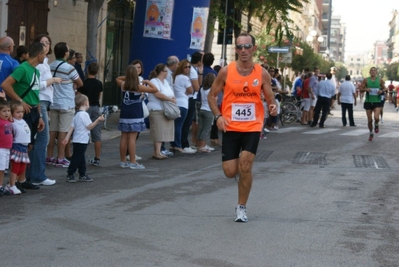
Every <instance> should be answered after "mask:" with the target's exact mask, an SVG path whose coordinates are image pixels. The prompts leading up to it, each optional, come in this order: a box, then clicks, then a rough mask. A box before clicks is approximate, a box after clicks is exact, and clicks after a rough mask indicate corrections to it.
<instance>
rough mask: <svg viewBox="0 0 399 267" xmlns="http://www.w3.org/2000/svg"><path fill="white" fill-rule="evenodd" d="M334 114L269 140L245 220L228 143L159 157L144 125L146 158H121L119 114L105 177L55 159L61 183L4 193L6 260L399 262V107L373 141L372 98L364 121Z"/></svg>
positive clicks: (104, 161)
mask: <svg viewBox="0 0 399 267" xmlns="http://www.w3.org/2000/svg"><path fill="white" fill-rule="evenodd" d="M333 114H334V116H331V117H329V118H328V120H327V121H326V123H325V126H326V128H324V129H320V128H318V127H316V128H310V127H308V126H302V125H299V124H298V123H292V124H289V125H285V126H283V127H281V128H280V129H279V130H278V131H277V132H272V133H269V134H268V135H267V140H260V143H259V148H258V154H257V157H256V162H255V163H254V167H253V172H254V183H253V188H252V192H251V195H250V198H249V202H248V204H247V209H248V218H249V222H248V223H235V222H234V217H235V214H234V208H235V205H236V203H237V185H236V182H235V180H234V179H230V180H229V179H227V178H225V177H224V175H223V172H222V169H221V155H220V151H221V150H220V147H217V148H216V151H214V152H212V153H209V154H206V153H201V154H198V153H197V154H195V155H185V154H178V155H175V156H173V157H171V158H169V159H167V160H155V159H151V155H152V150H153V146H152V144H151V142H150V141H149V140H148V132H144V133H142V134H141V135H140V138H139V139H138V145H137V154H138V155H140V156H141V157H143V160H141V161H140V163H142V164H144V166H145V167H146V169H145V170H130V169H121V168H119V139H118V138H115V137H117V136H118V132H117V131H116V127H117V126H116V122H117V119H118V116H119V114H113V115H112V116H113V117H111V119H110V122H109V127H110V130H108V131H107V130H104V132H103V137H104V139H108V140H106V141H104V144H103V154H102V158H101V165H100V166H99V167H94V166H88V175H89V176H90V177H92V178H93V179H94V182H92V183H75V184H68V183H66V182H65V178H66V169H63V168H56V167H49V168H48V171H47V174H48V175H49V177H51V178H53V179H56V180H57V184H56V185H54V186H51V187H41V188H40V190H30V191H28V193H26V194H24V195H20V196H4V197H2V198H0V225H1V227H0V235H1V237H2V241H1V243H0V251H1V259H0V260H1V264H0V265H1V266H2V267H7V266H32V267H34V266H38V267H39V266H40V267H46V266H52V267H54V266H74V267H76V266H139V267H141V266H143V267H144V266H173V267H180V266H181V267H186V266H212V267H228V266H229V267H230V266H260V267H263V266H268V267H269V266H270V267H280V266H281V267H286V266H293V267H297V266H298V267H299V266H301V267H311V266H315V267H327V266H328V267H329V266H361V267H368V266H370V267H371V266H390V267H392V266H399V253H398V252H399V242H398V239H399V179H398V176H399V174H398V170H399V166H398V162H399V159H398V156H397V155H398V151H399V149H398V148H399V147H398V141H399V139H398V138H399V131H398V130H399V125H398V119H399V114H398V113H396V111H395V110H394V107H393V105H392V104H390V103H386V105H385V113H384V123H383V124H381V126H380V133H379V134H376V135H375V138H374V140H373V141H372V142H369V141H368V130H367V121H366V116H365V112H364V110H363V105H362V104H360V105H358V106H357V107H356V108H355V123H356V125H357V127H342V126H341V125H342V123H341V119H340V116H341V111H340V106H338V105H337V106H336V108H335V109H334V110H333ZM111 120H112V121H113V122H112V121H111ZM92 155H93V146H92V145H90V146H89V147H88V150H87V153H86V156H87V157H88V158H90V157H92ZM5 181H8V176H6V177H5Z"/></svg>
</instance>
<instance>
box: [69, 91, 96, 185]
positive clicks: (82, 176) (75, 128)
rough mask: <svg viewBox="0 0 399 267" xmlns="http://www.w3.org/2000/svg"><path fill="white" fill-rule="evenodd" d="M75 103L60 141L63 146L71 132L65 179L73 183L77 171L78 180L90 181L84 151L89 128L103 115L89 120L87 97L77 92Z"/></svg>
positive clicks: (94, 125)
mask: <svg viewBox="0 0 399 267" xmlns="http://www.w3.org/2000/svg"><path fill="white" fill-rule="evenodd" d="M75 104H76V108H77V109H78V111H77V112H76V114H75V116H74V117H73V121H72V125H71V127H70V128H69V131H68V133H67V135H66V137H65V139H64V140H63V141H62V144H63V145H64V146H65V145H66V144H68V141H69V138H70V137H71V135H72V132H74V134H73V138H72V143H73V154H72V159H71V163H70V164H69V167H68V175H67V179H66V181H67V182H68V183H75V182H76V180H75V172H76V170H78V171H79V181H80V182H92V181H93V179H91V178H90V177H89V176H87V175H86V156H85V152H86V149H87V145H88V143H89V139H90V130H91V129H93V128H94V127H96V125H97V124H98V123H99V122H101V121H104V116H102V115H100V116H99V117H98V118H97V119H96V120H95V121H94V122H92V121H91V120H90V116H89V114H88V113H87V112H86V111H87V110H88V109H89V107H90V106H89V99H88V98H87V96H85V95H82V94H78V95H77V96H76V97H75Z"/></svg>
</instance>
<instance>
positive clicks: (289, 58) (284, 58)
mask: <svg viewBox="0 0 399 267" xmlns="http://www.w3.org/2000/svg"><path fill="white" fill-rule="evenodd" d="M280 62H281V63H286V64H287V63H288V64H291V63H292V52H289V53H287V54H284V55H282V56H281V60H280Z"/></svg>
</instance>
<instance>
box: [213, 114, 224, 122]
mask: <svg viewBox="0 0 399 267" xmlns="http://www.w3.org/2000/svg"><path fill="white" fill-rule="evenodd" d="M220 117H222V114H219V115H216V116H215V117H214V119H215V122H216V121H218V119H219V118H220Z"/></svg>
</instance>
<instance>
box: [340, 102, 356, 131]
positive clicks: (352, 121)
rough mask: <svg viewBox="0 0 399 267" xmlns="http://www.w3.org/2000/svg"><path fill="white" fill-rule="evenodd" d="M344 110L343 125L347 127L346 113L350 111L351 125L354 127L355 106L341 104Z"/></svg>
mask: <svg viewBox="0 0 399 267" xmlns="http://www.w3.org/2000/svg"><path fill="white" fill-rule="evenodd" d="M341 110H342V125H343V126H346V111H347V110H348V117H349V125H350V126H354V125H355V121H354V120H353V104H349V103H341Z"/></svg>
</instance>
